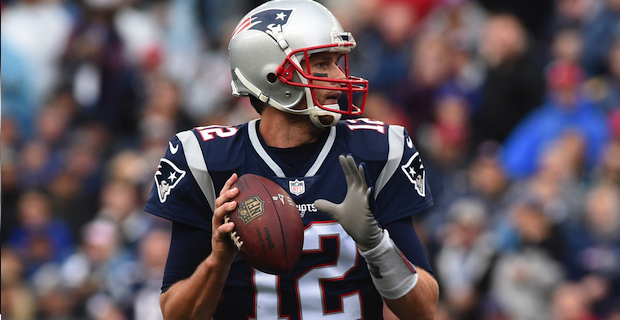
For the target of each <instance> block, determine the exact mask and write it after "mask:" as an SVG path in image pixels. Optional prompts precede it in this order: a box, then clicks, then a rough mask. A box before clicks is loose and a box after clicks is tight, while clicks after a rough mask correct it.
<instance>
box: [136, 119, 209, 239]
mask: <svg viewBox="0 0 620 320" xmlns="http://www.w3.org/2000/svg"><path fill="white" fill-rule="evenodd" d="M209 181H210V179H209V178H208V172H207V170H206V161H205V159H204V156H203V153H202V151H201V147H200V144H199V143H198V140H197V137H196V135H195V133H194V132H193V131H184V132H181V133H179V134H177V135H176V136H175V137H174V138H173V139H172V140H171V141H170V142H169V144H168V150H167V151H166V154H165V156H164V157H163V158H161V159H160V161H159V164H158V166H157V169H156V170H155V174H154V176H153V187H152V189H151V193H150V195H149V197H148V199H147V201H146V205H145V208H144V210H145V211H146V212H149V213H151V214H154V215H157V216H159V217H162V218H165V219H168V220H171V221H174V222H180V223H184V224H187V225H191V226H195V227H198V228H200V229H203V230H207V231H210V230H211V217H212V215H213V211H212V204H213V203H214V199H215V194H214V192H213V188H212V186H211V187H210V186H209V185H208V182H209Z"/></svg>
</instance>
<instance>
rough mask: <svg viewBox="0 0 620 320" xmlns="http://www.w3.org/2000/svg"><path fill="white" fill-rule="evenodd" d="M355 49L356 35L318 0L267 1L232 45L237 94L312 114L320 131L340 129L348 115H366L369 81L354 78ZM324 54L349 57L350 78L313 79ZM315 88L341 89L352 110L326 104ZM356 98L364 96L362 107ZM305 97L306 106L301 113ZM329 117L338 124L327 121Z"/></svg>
mask: <svg viewBox="0 0 620 320" xmlns="http://www.w3.org/2000/svg"><path fill="white" fill-rule="evenodd" d="M353 48H355V40H354V39H353V37H352V36H351V34H350V33H348V32H344V30H343V29H342V26H341V25H340V23H339V22H338V21H337V20H336V18H335V17H334V16H333V15H332V14H331V13H330V12H329V11H328V10H327V9H326V8H325V7H323V6H322V5H320V4H318V3H317V2H314V1H309V0H306V1H304V0H302V1H300V0H283V1H270V2H267V3H265V4H263V5H261V6H259V7H257V8H255V9H254V10H252V11H251V12H250V13H248V14H247V15H246V16H245V17H244V18H243V19H242V20H241V22H240V23H239V25H238V26H237V28H236V29H235V31H234V32H233V36H232V38H231V41H230V44H229V47H228V49H229V55H230V66H231V72H232V76H233V81H232V89H233V95H235V96H248V95H252V96H254V97H256V98H258V99H259V100H260V101H262V102H263V103H265V104H267V105H269V106H272V107H274V108H276V109H278V110H281V111H284V112H289V113H293V114H303V115H308V116H309V117H310V119H311V120H312V122H313V123H314V124H315V125H316V126H318V127H326V126H331V125H334V124H335V123H336V122H337V121H338V120H339V119H340V117H341V115H343V114H344V115H360V114H361V113H362V112H363V110H364V105H365V102H366V96H367V92H368V81H367V80H365V79H362V78H358V77H354V76H351V75H350V74H349V67H348V57H347V54H348V53H349V52H350V51H351V49H353ZM319 52H336V53H339V54H341V55H343V56H344V64H343V66H342V68H341V71H342V72H343V73H344V74H345V77H344V78H339V79H335V78H325V77H317V76H315V75H312V71H311V69H310V57H311V56H312V55H313V54H316V53H319ZM302 63H304V65H303V66H302ZM328 84H329V85H328ZM315 90H330V91H341V92H342V96H343V97H345V98H346V99H347V106H343V107H342V108H341V107H340V106H339V105H338V104H332V105H323V104H322V103H321V101H319V100H318V99H317V94H316V93H315ZM354 94H355V97H356V98H360V97H361V99H360V104H359V107H358V106H355V105H354V104H353V100H354ZM358 96H359V97H358ZM303 99H305V101H306V108H305V109H302V110H300V109H299V105H300V103H303ZM324 116H331V117H332V119H333V121H328V122H329V123H327V124H326V123H324V122H325V119H326V118H327V117H324ZM319 118H322V120H323V121H321V120H320V119H319Z"/></svg>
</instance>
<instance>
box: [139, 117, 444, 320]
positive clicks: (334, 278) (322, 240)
mask: <svg viewBox="0 0 620 320" xmlns="http://www.w3.org/2000/svg"><path fill="white" fill-rule="evenodd" d="M328 130H329V134H328V135H326V137H325V138H324V139H323V140H322V142H321V145H320V146H319V148H318V149H317V150H316V152H315V154H314V155H313V156H312V158H311V160H310V161H308V163H306V164H305V166H304V167H303V168H302V169H301V170H300V171H299V173H298V174H297V175H293V174H292V172H291V171H290V170H289V169H288V167H287V166H286V165H285V164H284V163H282V162H281V161H280V160H279V159H278V158H277V157H276V156H275V155H273V154H272V153H271V151H270V148H268V147H266V146H265V145H264V143H263V142H262V141H261V139H260V136H259V134H258V120H253V121H250V122H249V123H246V124H243V125H239V126H234V127H223V126H207V127H199V128H195V129H193V130H190V131H184V132H181V133H178V134H177V135H176V137H175V138H174V139H173V140H172V141H171V142H170V145H169V148H168V151H167V153H166V155H165V157H164V158H162V159H161V161H160V163H159V166H158V169H157V172H156V173H155V182H154V187H153V190H152V192H151V195H150V196H149V199H148V201H147V204H146V208H145V210H146V211H148V212H150V213H153V214H155V215H158V216H161V217H164V218H166V219H169V220H172V221H175V222H180V223H184V224H188V225H191V226H194V227H198V228H201V229H203V230H205V232H208V233H209V234H211V218H212V212H213V210H214V204H215V199H216V198H217V195H218V194H219V192H220V190H221V189H222V187H223V186H224V183H225V182H226V180H227V179H228V178H229V177H230V176H231V175H232V174H233V173H237V174H238V175H243V174H246V173H252V174H257V175H261V176H264V177H267V178H269V179H271V180H273V181H275V182H276V183H278V184H279V185H280V186H282V188H284V190H287V191H288V192H289V193H290V195H291V197H292V198H293V200H295V202H296V203H297V207H298V209H299V212H300V214H301V216H302V218H303V222H304V226H305V230H304V245H303V253H302V256H301V258H300V260H299V262H298V264H297V266H296V267H295V268H294V269H293V271H292V272H290V273H289V274H287V275H285V276H275V275H270V274H265V273H262V272H260V271H258V270H255V269H253V268H252V267H250V266H249V265H248V264H247V263H245V262H244V261H243V259H241V258H240V257H237V258H236V259H235V261H234V262H233V265H232V267H231V270H230V274H229V277H228V279H227V281H226V285H225V288H224V291H223V294H222V297H221V301H220V304H219V305H218V309H217V311H216V314H215V318H216V319H267V318H270V319H278V318H282V319H284V318H287V319H318V318H320V319H328V318H335V319H358V318H365V319H381V317H382V315H381V314H382V304H383V302H382V299H381V296H380V295H379V293H378V292H377V291H376V289H375V287H374V285H373V283H372V280H371V278H370V275H369V273H368V270H367V268H366V263H365V262H364V259H363V258H362V257H361V256H360V255H359V254H358V251H357V247H356V245H355V242H354V241H353V239H352V238H351V237H350V236H349V235H348V234H347V233H346V232H345V231H344V229H343V228H342V227H341V226H340V224H338V223H337V222H336V221H334V220H333V219H332V218H331V217H329V216H328V215H326V214H323V213H321V212H319V211H318V210H317V209H316V208H315V207H314V205H313V203H314V201H315V200H317V199H327V200H329V201H332V202H334V203H340V202H342V200H343V199H344V197H345V195H346V191H347V183H346V180H345V176H344V173H343V171H342V168H341V166H340V163H339V162H338V156H339V155H341V154H351V155H353V157H354V158H355V160H356V162H358V163H364V165H365V168H366V172H367V180H368V183H369V185H370V186H371V187H372V188H373V200H374V201H373V204H372V206H373V208H374V212H375V215H376V218H377V221H378V222H379V224H383V225H385V224H389V223H391V222H394V221H397V220H399V219H402V218H405V217H409V216H411V215H413V214H415V213H416V212H419V211H422V210H424V209H426V208H428V207H429V206H431V205H432V199H431V194H430V190H429V188H428V184H427V182H426V177H425V171H424V166H423V164H422V161H421V159H420V155H419V154H418V152H417V151H416V149H415V147H414V145H413V143H412V141H411V138H410V137H409V136H408V134H407V132H406V130H405V129H404V128H403V127H400V126H389V125H385V124H384V123H383V122H380V121H374V120H369V119H354V120H346V121H340V122H339V123H338V124H337V125H336V126H334V127H331V128H329V129H328ZM409 259H410V260H412V261H411V262H412V263H413V264H418V263H417V261H415V260H416V259H419V261H420V264H424V265H427V264H428V262H427V261H426V257H425V256H423V255H421V256H420V257H413V258H411V257H409ZM422 261H423V263H422Z"/></svg>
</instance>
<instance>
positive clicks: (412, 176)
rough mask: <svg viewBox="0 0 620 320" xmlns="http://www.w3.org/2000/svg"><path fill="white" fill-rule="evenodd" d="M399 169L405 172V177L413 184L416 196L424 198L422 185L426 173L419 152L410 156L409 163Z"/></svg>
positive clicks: (424, 185) (424, 193) (423, 186)
mask: <svg viewBox="0 0 620 320" xmlns="http://www.w3.org/2000/svg"><path fill="white" fill-rule="evenodd" d="M400 168H401V169H402V170H403V172H405V175H406V176H407V178H408V179H409V181H410V182H411V183H412V184H413V186H414V187H415V190H416V191H417V192H418V194H419V195H420V196H421V197H426V184H425V183H424V179H425V175H426V173H425V171H424V165H423V164H422V158H420V154H419V152H416V153H415V154H414V155H413V156H411V158H410V159H409V161H407V163H406V164H404V165H402V166H401V167H400Z"/></svg>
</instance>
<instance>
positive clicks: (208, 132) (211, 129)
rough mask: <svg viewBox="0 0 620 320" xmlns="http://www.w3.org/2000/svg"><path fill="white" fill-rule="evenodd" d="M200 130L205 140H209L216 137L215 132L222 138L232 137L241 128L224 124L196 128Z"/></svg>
mask: <svg viewBox="0 0 620 320" xmlns="http://www.w3.org/2000/svg"><path fill="white" fill-rule="evenodd" d="M196 130H198V132H200V136H201V137H202V140H203V141H209V140H211V139H213V138H215V136H214V134H215V135H216V136H218V137H220V138H230V137H232V136H234V135H235V134H236V133H237V131H239V129H237V128H235V127H223V126H206V127H199V128H196Z"/></svg>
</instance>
